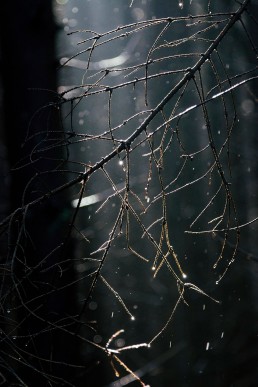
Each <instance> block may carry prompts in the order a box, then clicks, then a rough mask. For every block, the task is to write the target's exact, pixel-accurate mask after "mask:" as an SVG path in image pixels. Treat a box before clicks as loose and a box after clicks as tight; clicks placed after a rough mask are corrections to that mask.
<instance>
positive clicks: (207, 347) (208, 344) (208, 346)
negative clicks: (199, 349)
mask: <svg viewBox="0 0 258 387" xmlns="http://www.w3.org/2000/svg"><path fill="white" fill-rule="evenodd" d="M209 348H210V343H209V342H207V344H206V351H208V350H209Z"/></svg>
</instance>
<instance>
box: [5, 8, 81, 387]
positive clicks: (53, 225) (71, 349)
mask: <svg viewBox="0 0 258 387" xmlns="http://www.w3.org/2000/svg"><path fill="white" fill-rule="evenodd" d="M1 16H2V22H1V27H0V28H1V50H2V68H1V71H2V77H3V113H4V130H5V140H6V144H7V150H8V158H9V163H10V166H11V168H12V171H11V186H10V206H11V210H16V209H17V208H19V207H21V205H22V203H23V204H24V202H25V203H26V202H28V201H29V200H32V199H33V198H36V197H37V196H38V195H41V194H42V193H44V192H48V190H51V188H53V187H54V186H55V185H56V184H57V181H58V179H59V176H58V177H56V176H54V178H52V177H51V174H50V175H43V178H42V179H38V180H37V179H35V182H34V183H33V182H32V185H30V186H29V190H28V192H27V193H26V194H25V197H24V198H23V194H24V190H26V187H27V185H28V183H29V181H30V179H31V178H32V177H33V176H35V175H36V174H39V175H40V173H41V172H45V171H51V169H53V168H54V166H55V162H53V161H52V160H51V156H52V157H53V158H55V159H59V160H62V154H61V153H59V154H58V151H55V153H54V154H51V152H50V153H48V155H47V156H48V157H45V158H44V159H42V160H41V158H40V157H38V159H37V160H35V158H34V156H33V155H32V153H31V152H32V151H33V150H34V149H35V147H36V146H38V145H39V144H40V141H42V142H44V145H45V146H46V144H47V140H46V139H48V138H50V139H51V136H53V135H52V131H53V130H54V131H58V130H60V126H59V113H58V111H57V110H56V109H55V108H54V107H51V106H49V108H43V107H45V106H47V105H51V104H52V103H53V102H54V101H55V99H56V94H55V90H56V67H57V66H56V59H55V33H56V24H55V21H54V16H53V12H52V1H51V0H28V1H26V2H21V1H19V0H16V1H11V2H8V1H5V2H3V4H2V5H1ZM60 133H61V132H60ZM54 136H55V137H57V135H56V134H55V135H54ZM30 154H31V155H32V158H31V159H30V157H28V156H29V155H30ZM20 166H23V167H22V168H19V167H20ZM17 167H18V168H17ZM67 201H68V199H67V197H65V196H61V197H60V196H59V197H57V198H51V199H50V200H49V201H48V202H47V203H45V204H42V205H39V206H38V207H37V208H34V209H33V211H28V214H27V216H26V220H24V219H22V220H21V219H15V222H14V223H15V224H14V227H12V228H11V229H10V230H9V231H11V232H12V236H11V237H12V239H11V243H12V244H13V246H12V247H11V250H10V249H9V259H10V260H11V262H10V264H13V267H14V272H13V273H12V276H11V278H12V279H7V278H6V277H5V278H4V282H5V287H6V289H7V288H8V286H10V287H11V288H12V287H13V288H14V289H13V291H12V293H11V297H10V301H9V302H10V304H9V307H10V308H11V309H13V312H12V318H13V319H14V320H15V321H16V324H17V326H18V328H17V329H16V330H14V329H13V327H12V332H13V334H15V336H16V337H15V339H16V341H15V343H14V344H15V345H17V346H20V348H21V349H22V350H24V349H25V350H26V351H27V353H28V355H26V354H24V359H26V360H24V361H25V363H26V362H27V363H28V365H29V366H28V367H26V366H24V365H22V363H19V362H16V363H15V361H14V362H13V368H14V370H16V371H17V370H18V369H19V372H18V371H17V372H18V374H19V376H20V377H21V378H22V380H24V381H25V383H28V385H30V386H32V385H33V386H34V385H36V383H37V382H39V383H40V385H43V384H42V383H43V380H44V378H45V377H44V372H46V373H47V374H52V375H54V376H58V377H62V378H64V379H66V377H72V376H74V375H73V372H71V370H72V368H71V367H65V366H64V365H63V366H62V365H58V364H54V363H53V364H52V363H50V362H49V361H50V360H53V361H56V362H63V363H64V364H66V363H71V362H73V363H76V358H77V356H76V354H77V351H76V346H75V345H74V342H73V343H71V342H70V337H69V335H64V334H63V333H62V331H61V330H58V329H53V327H52V328H51V325H49V323H50V324H51V322H52V323H55V321H58V320H59V319H66V318H68V316H70V315H74V310H75V309H74V305H75V301H74V288H73V287H70V288H66V289H64V290H60V291H56V292H54V293H53V294H50V295H48V296H44V293H45V292H47V291H48V290H49V289H52V287H53V286H54V287H56V289H58V288H59V287H60V288H62V285H64V284H67V282H68V280H67V279H68V278H69V281H71V282H72V281H73V267H72V266H71V264H70V265H68V263H67V264H65V263H64V264H63V265H62V269H63V272H62V273H61V275H60V273H59V274H58V270H59V269H58V268H57V264H58V262H59V261H60V260H61V261H65V260H66V259H67V258H71V256H72V250H71V249H72V247H71V244H68V245H66V251H63V250H61V252H60V249H59V250H58V251H57V253H53V250H54V249H56V247H58V246H60V243H61V241H62V240H63V237H64V235H65V233H66V232H67V230H66V229H65V225H66V221H67V218H68V216H69V215H70V212H69V211H70V210H69V206H68V205H67ZM24 222H25V223H24ZM23 228H24V232H23ZM12 229H13V230H12ZM19 232H22V243H23V249H21V250H19V246H18V248H17V245H16V244H20V242H21V240H18V239H17V238H18V235H19ZM9 237H10V235H9ZM16 240H18V242H17V241H16ZM16 248H17V253H15V249H16ZM48 254H50V258H49V259H48V260H47V259H46V257H47V255H48ZM42 260H44V264H47V265H49V266H53V268H52V269H51V270H47V271H46V273H44V271H43V270H42V271H41V268H37V269H36V270H34V269H33V268H34V267H35V266H36V265H37V264H38V263H39V262H41V261H42ZM44 264H43V267H44ZM68 267H69V271H68ZM30 269H31V270H32V274H31V273H30ZM27 272H29V274H30V275H29V277H28V278H26V273H27ZM62 274H63V275H62ZM19 281H20V282H19ZM14 283H15V285H14ZM36 296H39V297H40V298H39V300H40V301H35V302H32V303H29V300H30V299H31V298H33V297H36ZM21 299H22V302H23V303H24V308H21ZM26 303H28V307H27V306H25V305H26ZM16 308H17V311H16ZM36 316H37V317H36ZM64 321H65V320H64ZM66 323H67V321H66ZM10 329H11V328H10ZM39 333H41V334H39ZM30 335H31V336H30ZM22 337H24V338H22ZM25 347H26V348H25ZM13 348H14V347H13ZM9 354H10V355H13V356H15V351H14V352H13V351H12V350H10V346H9ZM30 354H31V355H30ZM42 359H45V360H42ZM31 367H32V368H31ZM33 368H35V369H37V370H39V372H38V371H36V372H34V371H33ZM10 373H11V371H10Z"/></svg>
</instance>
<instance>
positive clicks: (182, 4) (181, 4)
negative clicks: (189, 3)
mask: <svg viewBox="0 0 258 387" xmlns="http://www.w3.org/2000/svg"><path fill="white" fill-rule="evenodd" d="M178 6H179V8H180V9H183V8H184V3H183V1H179V3H178Z"/></svg>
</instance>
